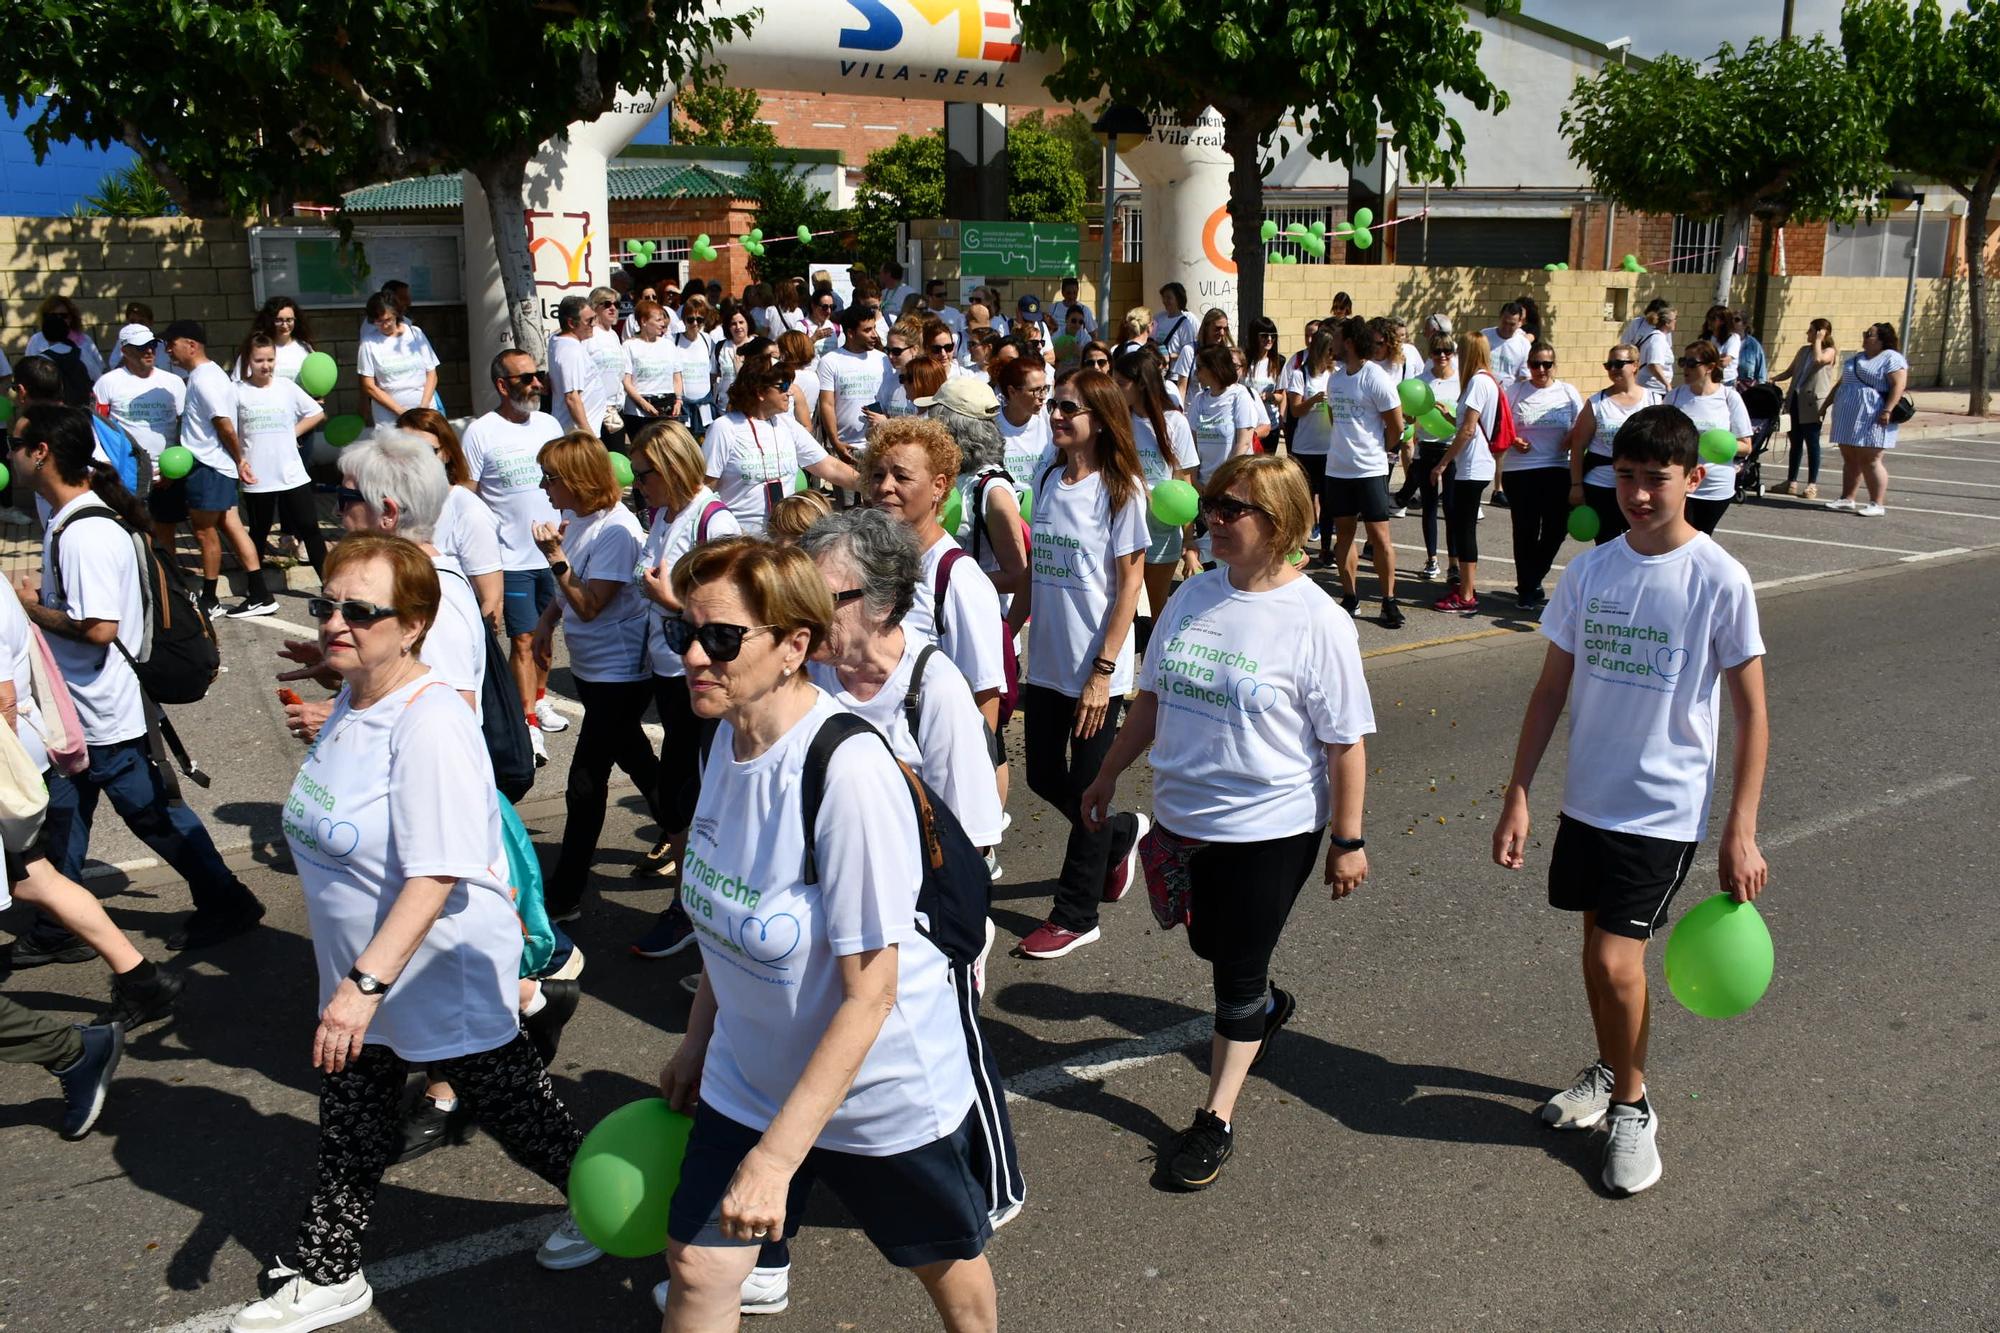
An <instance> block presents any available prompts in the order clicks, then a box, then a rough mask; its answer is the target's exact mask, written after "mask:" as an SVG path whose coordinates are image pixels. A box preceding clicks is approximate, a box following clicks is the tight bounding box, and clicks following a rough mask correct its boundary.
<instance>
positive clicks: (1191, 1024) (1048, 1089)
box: [1006, 1014, 1215, 1102]
mask: <svg viewBox="0 0 2000 1333" xmlns="http://www.w3.org/2000/svg"><path fill="white" fill-rule="evenodd" d="M1214 1031H1215V1019H1214V1017H1213V1016H1212V1015H1209V1014H1200V1015H1197V1016H1196V1017H1194V1018H1190V1019H1188V1020H1187V1021H1186V1022H1184V1023H1176V1024H1175V1025H1174V1026H1172V1027H1170V1028H1162V1029H1160V1030H1159V1031H1158V1032H1150V1033H1147V1034H1146V1035H1145V1036H1142V1037H1132V1038H1130V1039H1128V1040H1125V1041H1114V1042H1110V1043H1107V1044H1106V1045H1103V1046H1098V1047H1094V1048H1092V1049H1091V1050H1088V1051H1085V1052H1083V1053H1082V1054H1081V1055H1079V1056H1077V1057H1076V1058H1074V1059H1071V1060H1059V1061H1057V1062H1056V1063H1055V1064H1050V1065H1043V1066H1042V1067H1041V1068H1039V1069H1030V1070H1028V1071H1027V1072H1026V1073H1022V1074H1016V1075H1014V1076H1013V1077H1012V1078H1010V1079H1007V1080H1006V1083H1007V1100H1008V1101H1009V1102H1018V1101H1034V1100H1039V1099H1041V1098H1044V1097H1047V1096H1048V1095H1049V1094H1050V1093H1052V1092H1059V1091H1062V1090H1063V1089H1066V1088H1073V1087H1077V1086H1079V1085H1081V1084H1085V1083H1102V1082H1104V1080H1106V1079H1108V1078H1110V1077H1111V1076H1112V1075H1113V1074H1117V1073H1122V1072H1124V1071H1125V1070H1127V1069H1137V1068H1138V1067H1139V1066H1140V1065H1143V1064H1150V1063H1151V1062H1153V1061H1154V1060H1157V1059H1159V1058H1160V1057H1161V1056H1163V1055H1172V1054H1174V1053H1175V1052H1177V1051H1183V1050H1186V1049H1187V1048H1188V1047H1190V1046H1192V1045H1194V1044H1195V1043H1196V1042H1198V1041H1203V1040H1205V1039H1207V1037H1208V1036H1209V1035H1210V1034H1211V1033H1213V1032H1214Z"/></svg>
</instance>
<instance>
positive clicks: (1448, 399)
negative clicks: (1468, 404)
mask: <svg viewBox="0 0 2000 1333" xmlns="http://www.w3.org/2000/svg"><path fill="white" fill-rule="evenodd" d="M1417 378H1418V379H1420V380H1422V381H1423V382H1424V383H1426V384H1428V385H1430V386H1431V397H1432V398H1434V399H1436V400H1437V408H1438V412H1439V413H1440V414H1441V415H1443V416H1444V417H1446V418H1447V419H1448V420H1451V421H1452V423H1453V424H1454V426H1455V425H1456V424H1457V411H1458V409H1457V406H1456V404H1457V403H1458V389H1459V384H1458V372H1457V371H1453V372H1452V373H1451V374H1449V375H1445V376H1440V375H1439V374H1438V373H1437V372H1436V371H1434V370H1425V371H1424V372H1423V373H1422V374H1420V375H1418V376H1417ZM1410 424H1411V425H1416V423H1415V422H1414V421H1412V422H1410ZM1452 433H1453V434H1456V433H1457V432H1456V431H1455V430H1454V431H1453V432H1452ZM1417 438H1418V439H1419V440H1421V441H1423V442H1424V443H1425V444H1441V443H1449V442H1450V441H1451V435H1442V436H1440V435H1432V434H1431V433H1430V432H1428V431H1426V430H1425V429H1424V428H1423V427H1422V426H1417Z"/></svg>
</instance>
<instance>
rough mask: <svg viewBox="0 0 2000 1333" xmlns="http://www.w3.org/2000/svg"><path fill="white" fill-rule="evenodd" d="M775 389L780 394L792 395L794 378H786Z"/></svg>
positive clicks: (788, 376)
mask: <svg viewBox="0 0 2000 1333" xmlns="http://www.w3.org/2000/svg"><path fill="white" fill-rule="evenodd" d="M774 387H775V388H776V389H777V390H778V392H779V393H790V392H791V391H792V377H791V376H790V375H786V376H784V377H783V378H782V379H780V380H779V381H778V382H777V384H776V385H775V386H774Z"/></svg>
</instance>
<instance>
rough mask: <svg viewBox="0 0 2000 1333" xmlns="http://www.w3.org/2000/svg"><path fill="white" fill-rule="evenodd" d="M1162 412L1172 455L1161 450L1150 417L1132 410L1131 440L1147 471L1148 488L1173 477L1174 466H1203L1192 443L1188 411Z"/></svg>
mask: <svg viewBox="0 0 2000 1333" xmlns="http://www.w3.org/2000/svg"><path fill="white" fill-rule="evenodd" d="M1163 416H1164V419H1165V421H1166V423H1167V454H1168V455H1171V457H1168V456H1163V455H1162V454H1161V453H1160V441H1159V437H1158V436H1157V435H1156V434H1155V432H1154V430H1153V419H1152V418H1151V417H1149V416H1147V415H1146V414H1145V413H1144V412H1134V413H1133V414H1132V443H1133V444H1134V445H1135V446H1136V447H1137V448H1138V451H1139V470H1140V471H1141V472H1144V473H1145V474H1146V489H1147V491H1148V492H1150V491H1151V490H1152V489H1153V487H1155V486H1157V485H1159V484H1160V483H1161V482H1163V481H1166V480H1167V479H1168V478H1170V477H1172V476H1173V475H1174V471H1175V469H1177V468H1179V469H1187V468H1195V469H1199V468H1200V467H1201V466H1202V458H1201V451H1200V449H1199V448H1198V447H1197V446H1196V445H1195V440H1194V427H1192V426H1190V425H1188V419H1187V413H1185V412H1181V411H1174V410H1169V411H1168V412H1166V413H1164V414H1163Z"/></svg>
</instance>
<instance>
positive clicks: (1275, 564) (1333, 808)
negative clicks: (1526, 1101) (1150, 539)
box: [1083, 457, 1375, 1190]
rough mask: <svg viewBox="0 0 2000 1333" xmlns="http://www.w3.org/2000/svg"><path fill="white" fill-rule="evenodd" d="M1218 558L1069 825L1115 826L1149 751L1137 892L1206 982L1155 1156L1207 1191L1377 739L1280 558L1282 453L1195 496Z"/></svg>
mask: <svg viewBox="0 0 2000 1333" xmlns="http://www.w3.org/2000/svg"><path fill="white" fill-rule="evenodd" d="M1202 510H1203V513H1204V515H1205V516H1206V518H1207V520H1208V524H1209V534H1210V539H1211V541H1212V543H1213V549H1214V552H1215V559H1216V562H1217V563H1218V564H1219V565H1220V566H1221V568H1219V569H1213V570H1210V571H1208V572H1207V573H1204V574H1200V575H1197V576H1196V577H1195V578H1192V579H1190V580H1188V581H1187V582H1186V583H1183V584H1182V585H1181V587H1180V590H1179V591H1178V592H1176V593H1175V594H1174V596H1173V599H1172V600H1171V601H1169V602H1168V603H1167V605H1166V607H1165V608H1164V610H1163V611H1162V613H1161V620H1162V623H1163V624H1165V625H1167V626H1170V627H1171V629H1170V631H1169V632H1166V633H1162V634H1159V635H1155V636H1154V639H1153V643H1152V646H1151V647H1150V648H1149V649H1148V650H1147V652H1146V663H1145V666H1144V668H1143V669H1142V671H1141V672H1140V677H1139V695H1138V698H1137V700H1136V701H1135V702H1134V703H1133V705H1132V712H1131V715H1130V716H1129V717H1128V718H1127V719H1126V722H1125V727H1124V730H1123V731H1121V732H1120V733H1119V736H1118V740H1117V743H1116V744H1114V745H1113V746H1112V747H1111V750H1110V752H1109V753H1108V754H1107V755H1105V757H1104V763H1103V765H1102V767H1101V768H1100V769H1099V771H1098V774H1097V778H1096V780H1095V781H1094V782H1092V783H1091V785H1090V788H1089V790H1087V791H1086V792H1084V794H1083V816H1084V819H1085V820H1086V821H1088V822H1090V823H1091V824H1094V825H1097V826H1099V827H1102V826H1103V824H1104V823H1105V821H1106V820H1107V819H1109V818H1110V817H1111V815H1110V811H1111V804H1112V799H1113V797H1114V796H1115V794H1116V790H1117V782H1118V775H1119V774H1120V773H1122V772H1124V771H1125V769H1127V768H1128V767H1130V766H1131V765H1132V763H1133V762H1134V761H1135V760H1137V759H1138V757H1139V755H1140V754H1141V753H1142V752H1143V751H1144V750H1145V748H1146V746H1147V745H1148V744H1151V745H1152V747H1153V754H1152V765H1153V815H1154V819H1155V821H1156V827H1155V828H1154V830H1153V832H1151V833H1150V834H1148V835H1147V836H1146V839H1145V846H1146V851H1145V858H1146V887H1147V890H1148V893H1149V896H1150V897H1151V898H1152V901H1153V912H1154V916H1155V918H1156V919H1157V920H1158V921H1159V924H1160V925H1161V927H1162V928H1163V929H1168V930H1171V929H1172V928H1173V927H1175V926H1177V925H1183V924H1185V925H1186V926H1187V928H1188V945H1189V947H1191V948H1192V949H1193V950H1194V952H1195V954H1196V956H1197V957H1200V958H1202V959H1205V960H1206V961H1207V962H1208V964H1209V966H1210V969H1211V972H1212V979H1213V984H1214V988H1215V1035H1214V1037H1213V1039H1212V1041H1211V1043H1210V1054H1209V1063H1208V1071H1209V1072H1208V1098H1207V1100H1206V1101H1205V1102H1204V1103H1203V1105H1202V1109H1201V1110H1199V1111H1197V1112H1196V1113H1195V1118H1194V1124H1193V1125H1191V1126H1190V1127H1189V1128H1188V1129H1187V1130H1186V1131H1185V1132H1184V1133H1182V1134H1181V1135H1180V1137H1179V1139H1178V1140H1177V1141H1176V1142H1175V1143H1174V1144H1173V1146H1172V1147H1171V1148H1169V1149H1167V1150H1165V1151H1163V1152H1162V1153H1161V1154H1160V1164H1161V1166H1162V1167H1163V1168H1164V1170H1165V1172H1166V1174H1167V1176H1168V1177H1169V1178H1170V1179H1171V1180H1172V1181H1173V1183H1174V1184H1176V1185H1178V1186H1179V1187H1180V1188H1182V1189H1188V1190H1200V1189H1207V1188H1208V1187H1209V1186H1210V1185H1213V1184H1214V1183H1215V1181H1216V1179H1217V1177H1218V1176H1219V1175H1220V1174H1221V1172H1222V1167H1223V1164H1224V1163H1225V1162H1226V1161H1228V1159H1229V1154H1230V1150H1231V1147H1232V1145H1233V1142H1234V1133H1233V1130H1234V1126H1233V1125H1232V1123H1231V1122H1232V1120H1233V1118H1234V1116H1235V1112H1236V1100H1237V1097H1238V1095H1239V1094H1240V1093H1241V1092H1242V1090H1243V1084H1244V1081H1245V1080H1246V1079H1247V1078H1248V1077H1249V1074H1250V1069H1251V1067H1252V1066H1253V1065H1255V1064H1256V1063H1257V1062H1258V1061H1259V1060H1260V1059H1262V1058H1263V1057H1264V1056H1265V1055H1266V1054H1267V1053H1268V1052H1269V1050H1270V1046H1271V1039H1272V1038H1273V1037H1275V1036H1276V1035H1277V1032H1278V1029H1279V1028H1281V1027H1283V1026H1284V1025H1285V1024H1286V1023H1287V1022H1289V1021H1290V1020H1291V1017H1292V1014H1293V1012H1294V1010H1295V1008H1296V1004H1295V1001H1294V1000H1293V998H1292V996H1291V995H1290V994H1289V993H1288V992H1286V991H1282V990H1279V989H1278V988H1277V987H1275V986H1273V985H1272V984H1271V981H1270V966H1271V954H1272V952H1273V951H1274V950H1275V949H1276V948H1277V944H1278V937H1279V935H1280V933H1281V932H1282V931H1283V930H1284V928H1285V921H1286V919H1287V918H1288V917H1289V916H1290V915H1291V911H1292V905H1293V903H1294V902H1295V901H1296V900H1297V898H1298V895H1299V891H1300V890H1301V889H1302V888H1304V887H1305V882H1306V878H1307V876H1308V875H1310V874H1311V873H1312V870H1313V866H1314V864H1315V863H1316V862H1317V861H1318V859H1319V844H1320V836H1321V834H1323V833H1325V832H1326V831H1327V829H1328V826H1329V824H1331V828H1332V833H1333V838H1332V845H1331V846H1329V847H1328V848H1327V853H1326V871H1325V883H1326V884H1327V885H1329V886H1330V887H1331V890H1332V895H1333V897H1334V899H1335V900H1336V901H1337V900H1339V899H1341V898H1344V897H1346V896H1347V895H1348V894H1349V893H1352V892H1353V891H1354V890H1355V889H1356V888H1358V887H1359V886H1360V885H1361V882H1362V881H1363V880H1365V879H1366V878H1367V877H1368V855H1367V853H1366V852H1365V851H1364V850H1362V848H1363V839H1362V836H1361V832H1362V827H1361V819H1362V807H1363V794H1364V790H1363V789H1364V785H1365V783H1366V780H1367V773H1368V761H1367V754H1366V748H1365V746H1364V744H1363V741H1362V737H1363V736H1365V735H1367V734H1368V733H1369V732H1371V731H1373V730H1375V713H1374V708H1373V707H1372V705H1371V704H1370V702H1369V698H1368V682H1367V679H1366V677H1365V676H1363V674H1362V670H1361V649H1360V641H1359V638H1358V637H1357V635H1356V634H1355V631H1354V621H1353V620H1352V619H1351V618H1349V617H1348V616H1346V615H1344V614H1342V613H1341V612H1340V611H1339V610H1337V609H1336V608H1335V607H1334V604H1333V600H1332V599H1331V598H1329V597H1328V596H1327V595H1326V594H1325V593H1324V592H1322V591H1320V589H1319V588H1317V587H1316V586H1314V584H1313V582H1312V580H1310V579H1308V578H1306V577H1305V575H1304V574H1302V573H1301V572H1300V571H1299V570H1298V569H1297V568H1296V567H1294V566H1293V565H1292V564H1290V563H1289V559H1288V558H1289V557H1290V555H1291V554H1292V552H1294V551H1296V550H1298V549H1299V547H1300V546H1301V545H1303V544H1304V542H1305V537H1306V527H1307V525H1308V524H1310V523H1311V522H1312V497H1311V496H1310V495H1308V494H1307V492H1306V486H1305V479H1304V478H1303V477H1301V476H1300V475H1299V473H1298V469H1296V468H1294V467H1292V466H1291V465H1290V464H1288V463H1286V462H1285V461H1284V460H1283V459H1281V458H1272V457H1248V458H1234V459H1231V460H1230V461H1229V462H1227V463H1225V464H1223V465H1222V467H1221V468H1220V469H1218V470H1217V472H1216V474H1215V476H1214V477H1212V478H1210V480H1209V483H1208V486H1207V488H1206V494H1205V496H1204V498H1203V501H1202Z"/></svg>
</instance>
